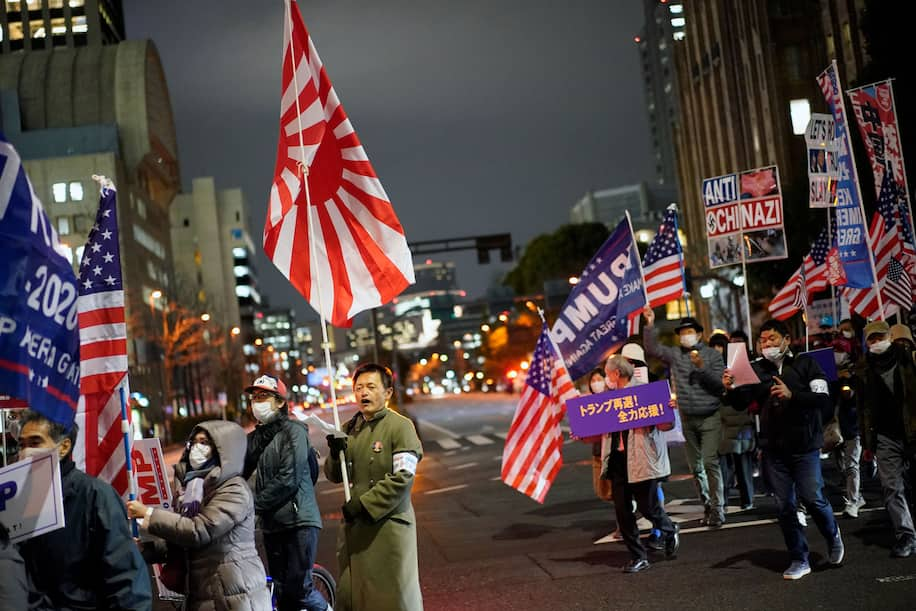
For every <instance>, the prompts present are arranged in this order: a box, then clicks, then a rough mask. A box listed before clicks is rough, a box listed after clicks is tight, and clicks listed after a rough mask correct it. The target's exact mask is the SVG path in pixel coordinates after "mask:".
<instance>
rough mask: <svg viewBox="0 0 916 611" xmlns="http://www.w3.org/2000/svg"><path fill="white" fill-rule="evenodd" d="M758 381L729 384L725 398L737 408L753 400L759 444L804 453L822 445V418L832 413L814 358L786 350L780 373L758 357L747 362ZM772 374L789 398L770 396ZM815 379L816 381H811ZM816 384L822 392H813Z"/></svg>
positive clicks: (786, 451)
mask: <svg viewBox="0 0 916 611" xmlns="http://www.w3.org/2000/svg"><path fill="white" fill-rule="evenodd" d="M751 366H752V367H753V368H754V371H755V372H756V373H757V377H759V378H760V384H748V385H746V386H739V387H738V388H733V389H732V390H730V391H728V392H727V393H726V394H725V402H726V403H727V404H729V405H731V406H732V407H734V408H735V409H737V410H745V409H748V407H750V406H751V405H752V404H756V405H757V406H758V408H759V410H760V411H759V413H760V436H759V442H760V447H761V448H764V449H766V450H768V451H770V452H777V453H783V454H805V453H807V452H810V451H812V450H819V449H820V448H821V447H822V446H823V445H824V430H823V429H824V422H827V421H828V420H829V419H830V418H831V417H832V415H833V404H832V403H831V400H830V394H829V393H828V390H827V378H826V376H825V375H824V372H823V370H822V369H821V366H820V365H818V364H817V362H816V361H815V360H814V359H812V358H810V357H808V356H806V355H804V354H802V355H799V356H797V357H796V356H793V355H791V354H787V355H786V357H785V359H784V360H783V364H782V373H781V374H780V373H779V369H778V368H777V366H776V365H775V364H774V363H771V362H770V361H768V360H766V359H759V360H756V361H754V362H753V363H751ZM773 376H777V377H779V378H780V379H781V380H782V381H783V382H784V383H785V384H786V386H788V387H789V390H791V391H792V398H791V399H789V400H788V401H786V400H782V399H775V398H773V397H771V396H770V387H771V386H772V385H773ZM815 380H817V382H815ZM812 382H815V384H814V386H820V387H821V388H822V389H823V392H814V391H813V390H812Z"/></svg>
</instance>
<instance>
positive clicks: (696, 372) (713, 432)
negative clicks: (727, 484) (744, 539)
mask: <svg viewBox="0 0 916 611" xmlns="http://www.w3.org/2000/svg"><path fill="white" fill-rule="evenodd" d="M643 316H645V319H646V327H645V330H644V339H645V343H646V352H647V353H649V355H651V356H654V357H656V358H659V359H661V360H662V361H664V362H665V363H666V364H667V365H668V366H669V367H670V368H671V377H672V378H674V384H675V386H676V387H677V391H678V397H677V399H678V407H679V409H680V412H681V425H682V427H683V431H684V438H685V439H686V440H687V443H686V444H685V445H684V448H685V450H686V452H687V464H688V466H689V467H690V472H691V473H692V474H693V477H694V481H695V482H696V486H697V492H698V493H699V496H700V500H701V501H702V502H703V505H704V506H705V515H704V517H703V523H705V524H706V525H707V526H709V527H710V528H719V527H721V526H722V524H723V523H725V494H724V492H723V486H722V472H721V469H720V468H719V442H720V440H721V437H722V433H721V431H722V421H721V418H720V416H719V406H720V401H719V396H720V395H721V393H722V385H721V381H720V380H721V378H722V371H723V370H724V369H725V361H724V360H723V359H722V355H721V354H719V352H718V351H717V350H715V349H713V348H710V347H709V346H708V345H706V344H705V343H704V342H703V340H702V337H701V335H700V334H701V333H703V327H702V326H701V325H700V323H698V322H697V321H696V319H694V318H690V317H687V318H683V319H682V320H681V322H680V324H678V325H677V326H676V327H675V328H674V332H675V334H677V336H678V341H679V342H680V346H679V347H677V348H673V347H671V346H663V345H661V344H660V343H659V342H658V338H657V331H656V329H655V312H653V311H652V308H650V307H648V306H646V307H645V308H644V309H643Z"/></svg>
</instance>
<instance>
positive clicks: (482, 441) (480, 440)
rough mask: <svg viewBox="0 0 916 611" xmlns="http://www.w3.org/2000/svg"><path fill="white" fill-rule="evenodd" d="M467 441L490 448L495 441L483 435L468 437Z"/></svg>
mask: <svg viewBox="0 0 916 611" xmlns="http://www.w3.org/2000/svg"><path fill="white" fill-rule="evenodd" d="M465 439H467V440H468V441H470V442H471V443H473V444H474V445H475V446H488V445H490V444H491V443H493V440H492V439H490V438H489V437H484V436H483V435H468V436H467V437H466V438H465Z"/></svg>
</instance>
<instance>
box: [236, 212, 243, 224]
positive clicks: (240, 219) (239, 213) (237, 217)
mask: <svg viewBox="0 0 916 611" xmlns="http://www.w3.org/2000/svg"><path fill="white" fill-rule="evenodd" d="M235 222H236V223H241V222H242V213H241V212H239V211H238V210H236V211H235Z"/></svg>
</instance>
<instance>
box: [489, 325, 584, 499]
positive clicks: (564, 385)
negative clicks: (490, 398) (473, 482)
mask: <svg viewBox="0 0 916 611" xmlns="http://www.w3.org/2000/svg"><path fill="white" fill-rule="evenodd" d="M576 396H578V393H577V392H576V389H575V386H573V383H572V380H571V379H570V378H569V373H568V372H567V371H566V367H565V365H564V364H563V361H562V360H560V358H558V357H557V354H556V351H555V350H554V347H553V345H552V343H551V341H550V337H549V335H548V332H547V326H546V325H544V328H543V330H542V331H541V336H540V337H539V338H538V342H537V345H536V346H535V348H534V356H533V357H532V359H531V366H530V367H528V378H527V379H526V380H525V390H524V391H523V392H522V398H521V401H519V404H518V407H517V408H516V409H515V416H513V418H512V426H510V427H509V435H508V436H507V437H506V446H505V448H504V449H503V467H502V480H503V482H504V483H506V484H507V485H509V486H511V487H512V488H515V489H516V490H518V491H519V492H521V493H522V494H525V495H527V496H530V497H531V498H533V499H534V500H535V501H537V502H538V503H543V502H544V497H545V496H547V491H548V490H550V486H551V485H552V484H553V480H554V479H555V478H556V476H557V473H559V471H560V467H562V466H563V455H562V454H561V452H560V449H561V448H562V447H563V435H562V433H561V432H560V421H561V420H562V419H563V414H564V413H565V411H566V406H565V402H566V401H567V400H568V399H571V398H574V397H576Z"/></svg>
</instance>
